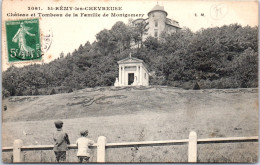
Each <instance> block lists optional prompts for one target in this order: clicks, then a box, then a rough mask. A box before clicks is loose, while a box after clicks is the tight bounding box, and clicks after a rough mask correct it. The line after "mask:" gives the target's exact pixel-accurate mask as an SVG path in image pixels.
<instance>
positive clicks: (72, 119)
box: [2, 87, 258, 162]
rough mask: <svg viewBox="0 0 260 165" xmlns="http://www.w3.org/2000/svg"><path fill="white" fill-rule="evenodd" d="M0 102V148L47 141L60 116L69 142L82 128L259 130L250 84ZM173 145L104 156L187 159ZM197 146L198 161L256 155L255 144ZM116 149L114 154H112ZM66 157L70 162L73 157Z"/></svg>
mask: <svg viewBox="0 0 260 165" xmlns="http://www.w3.org/2000/svg"><path fill="white" fill-rule="evenodd" d="M3 103H4V104H7V106H8V110H7V111H4V112H3V121H4V122H3V134H4V136H3V141H2V142H3V143H2V144H3V146H10V145H12V142H13V140H14V139H17V138H20V139H23V140H24V143H25V144H26V145H31V144H33V145H36V144H52V131H54V128H53V127H54V125H53V122H54V121H55V120H56V119H63V121H64V123H65V124H64V130H66V131H67V132H68V134H69V136H70V139H71V141H72V143H74V142H75V141H76V139H77V138H78V133H79V131H80V130H81V129H84V128H87V129H88V130H89V132H90V134H89V137H90V138H92V139H95V140H96V139H97V137H98V136H100V135H104V136H106V137H107V138H108V139H107V140H108V142H122V141H143V140H167V139H186V138H188V135H189V132H190V131H191V130H195V131H196V132H197V134H198V138H210V137H235V136H255V135H258V93H257V90H256V89H229V90H200V91H192V90H182V89H177V88H169V87H151V88H147V89H144V88H113V87H105V88H94V89H90V88H89V89H84V90H80V91H75V92H73V93H70V94H56V95H52V96H37V97H26V96H23V97H12V98H9V99H8V100H4V101H3ZM24 132H26V133H29V135H25V134H24ZM174 147H175V148H174ZM177 148H178V147H177ZM177 148H176V146H172V147H170V148H169V147H168V148H167V147H166V148H160V149H158V150H157V151H160V152H162V153H157V152H155V154H154V155H152V154H151V155H150V156H149V154H147V153H153V152H150V151H147V149H148V150H149V148H146V151H145V150H144V151H142V149H143V148H140V149H139V150H135V149H134V148H131V150H130V148H129V149H124V150H125V151H124V153H126V154H122V155H121V153H122V150H120V149H114V150H113V151H108V155H110V156H109V161H173V160H174V161H177V162H182V161H187V156H183V155H186V154H187V153H186V152H187V151H186V150H187V148H185V147H182V148H178V149H177ZM212 148H214V149H215V150H212ZM153 149H155V150H156V147H154V148H153ZM199 150H200V152H199V153H200V154H199V160H200V161H202V162H205V161H210V162H214V161H218V162H219V161H222V162H228V161H232V162H233V161H235V162H237V161H250V162H251V161H256V157H257V144H255V143H253V144H252V143H250V144H236V145H233V144H230V145H227V144H225V145H224V146H221V145H220V144H218V145H215V146H214V145H213V147H212V145H211V146H209V145H200V148H199ZM215 151H218V152H215ZM117 152H118V153H120V155H121V157H116V156H115V155H119V154H115V153H117ZM127 153H128V154H127ZM209 153H210V154H209ZM72 155H73V154H72ZM167 155H168V156H167ZM173 155H174V156H173ZM241 155H242V156H241ZM46 159H47V158H46ZM51 159H53V158H51ZM49 160H50V158H48V160H47V161H49ZM69 160H71V161H75V159H74V157H71V158H69Z"/></svg>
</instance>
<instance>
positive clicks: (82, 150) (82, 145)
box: [76, 130, 94, 163]
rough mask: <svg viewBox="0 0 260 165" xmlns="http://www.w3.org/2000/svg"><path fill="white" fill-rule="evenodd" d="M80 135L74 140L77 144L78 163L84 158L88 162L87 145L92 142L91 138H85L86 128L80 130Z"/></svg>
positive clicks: (86, 134)
mask: <svg viewBox="0 0 260 165" xmlns="http://www.w3.org/2000/svg"><path fill="white" fill-rule="evenodd" d="M80 135H81V137H80V138H78V140H77V141H76V144H77V146H78V153H77V157H78V161H79V162H80V163H82V162H83V160H85V161H86V162H89V158H90V154H89V146H90V145H93V144H94V141H93V140H90V139H88V138H87V136H88V130H85V131H81V132H80Z"/></svg>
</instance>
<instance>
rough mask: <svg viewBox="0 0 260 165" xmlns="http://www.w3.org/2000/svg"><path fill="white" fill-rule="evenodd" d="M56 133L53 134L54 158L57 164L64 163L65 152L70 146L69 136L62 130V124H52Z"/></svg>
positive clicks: (59, 122) (60, 122)
mask: <svg viewBox="0 0 260 165" xmlns="http://www.w3.org/2000/svg"><path fill="white" fill-rule="evenodd" d="M54 124H55V127H56V128H57V132H55V133H54V134H53V140H54V147H53V151H54V153H55V156H56V161H57V162H65V161H66V151H67V150H68V145H70V140H69V136H68V134H67V133H66V132H64V131H63V130H62V126H63V122H62V121H60V120H59V121H56V122H54Z"/></svg>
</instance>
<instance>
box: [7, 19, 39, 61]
mask: <svg viewBox="0 0 260 165" xmlns="http://www.w3.org/2000/svg"><path fill="white" fill-rule="evenodd" d="M5 25H6V41H7V56H8V62H19V61H29V60H40V59H41V58H42V57H41V44H40V32H39V19H26V20H15V21H6V23H5Z"/></svg>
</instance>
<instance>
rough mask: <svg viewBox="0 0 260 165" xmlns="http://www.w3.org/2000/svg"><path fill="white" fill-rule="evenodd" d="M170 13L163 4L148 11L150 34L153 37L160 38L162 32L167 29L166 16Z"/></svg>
mask: <svg viewBox="0 0 260 165" xmlns="http://www.w3.org/2000/svg"><path fill="white" fill-rule="evenodd" d="M167 15H168V13H167V12H166V11H165V10H164V7H163V6H160V5H159V4H158V3H157V5H156V6H155V7H154V8H153V9H152V10H151V11H150V12H149V13H148V22H149V29H148V34H149V35H150V36H152V37H155V38H158V39H159V37H160V34H161V33H162V32H163V31H165V28H166V27H165V26H166V24H165V23H166V16H167Z"/></svg>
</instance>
